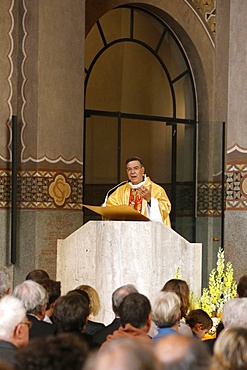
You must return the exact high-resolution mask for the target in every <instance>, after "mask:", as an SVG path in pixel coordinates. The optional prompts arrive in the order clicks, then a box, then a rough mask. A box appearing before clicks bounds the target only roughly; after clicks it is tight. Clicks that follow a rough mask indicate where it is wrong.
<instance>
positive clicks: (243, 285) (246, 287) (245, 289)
mask: <svg viewBox="0 0 247 370" xmlns="http://www.w3.org/2000/svg"><path fill="white" fill-rule="evenodd" d="M237 293H238V296H239V298H244V297H247V275H243V276H242V277H241V278H240V279H239V282H238V285H237Z"/></svg>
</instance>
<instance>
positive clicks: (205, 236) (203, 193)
mask: <svg viewBox="0 0 247 370" xmlns="http://www.w3.org/2000/svg"><path fill="white" fill-rule="evenodd" d="M198 135H199V140H198V141H199V143H201V145H200V146H199V148H198V185H197V186H198V199H197V219H196V240H197V241H198V242H200V243H202V245H203V286H207V284H208V274H209V272H210V271H211V270H212V268H214V267H215V266H216V261H217V252H218V250H219V248H220V247H222V246H223V244H222V242H223V241H222V211H223V210H222V204H223V202H224V199H222V186H223V187H224V181H222V165H223V162H222V158H223V156H224V147H223V143H224V141H223V123H222V122H199V124H198Z"/></svg>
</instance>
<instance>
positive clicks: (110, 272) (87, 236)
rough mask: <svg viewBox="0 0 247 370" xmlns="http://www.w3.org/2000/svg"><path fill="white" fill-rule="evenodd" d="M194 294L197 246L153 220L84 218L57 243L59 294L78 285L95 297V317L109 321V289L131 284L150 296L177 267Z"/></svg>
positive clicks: (198, 262) (197, 292)
mask: <svg viewBox="0 0 247 370" xmlns="http://www.w3.org/2000/svg"><path fill="white" fill-rule="evenodd" d="M178 268H179V269H180V277H181V279H184V280H186V281H187V282H188V284H189V286H190V289H191V291H193V292H194V293H195V295H196V296H198V297H199V296H200V294H201V268H202V245H201V244H198V243H196V244H193V243H189V242H188V241H187V240H185V239H184V238H183V237H181V236H180V235H179V234H177V233H176V232H175V231H174V230H172V229H170V228H168V227H167V226H165V225H163V224H162V223H158V222H140V221H137V222H132V221H89V222H88V223H86V224H85V225H83V226H82V227H81V228H80V229H78V230H76V231H75V232H74V233H73V234H71V235H70V236H69V237H67V238H66V239H64V240H58V245H57V279H58V280H60V281H61V283H62V293H63V294H65V293H66V292H67V291H69V290H71V289H74V288H75V287H76V286H78V285H80V284H87V285H91V286H93V287H94V288H95V289H96V290H97V292H98V293H99V295H100V299H101V311H100V313H99V315H98V316H97V318H95V319H96V320H99V321H102V322H104V323H105V324H109V323H110V322H111V321H112V319H113V317H114V315H113V312H112V308H111V294H112V292H113V291H114V290H115V289H117V288H118V287H120V286H121V285H124V284H134V285H135V286H136V288H137V289H138V290H139V292H140V293H143V294H145V295H146V296H147V297H148V298H149V299H150V300H152V298H153V296H154V295H155V294H156V293H157V292H158V291H159V290H160V289H161V288H162V287H163V285H164V284H165V282H166V281H167V280H169V279H172V278H174V276H175V274H176V271H177V269H178Z"/></svg>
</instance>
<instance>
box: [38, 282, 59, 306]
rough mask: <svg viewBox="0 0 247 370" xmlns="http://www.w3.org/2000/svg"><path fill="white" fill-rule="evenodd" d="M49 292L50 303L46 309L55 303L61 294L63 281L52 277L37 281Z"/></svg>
mask: <svg viewBox="0 0 247 370" xmlns="http://www.w3.org/2000/svg"><path fill="white" fill-rule="evenodd" d="M37 283H39V284H40V285H42V287H43V288H45V290H46V291H47V293H48V304H47V307H46V309H47V310H48V309H49V308H50V305H51V304H52V303H54V302H55V301H56V300H57V299H58V298H59V297H60V295H61V282H60V281H55V280H51V279H42V280H39V281H37Z"/></svg>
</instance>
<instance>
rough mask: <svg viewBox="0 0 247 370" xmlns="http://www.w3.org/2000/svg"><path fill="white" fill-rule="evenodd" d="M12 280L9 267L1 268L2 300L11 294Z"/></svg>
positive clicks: (0, 289)
mask: <svg viewBox="0 0 247 370" xmlns="http://www.w3.org/2000/svg"><path fill="white" fill-rule="evenodd" d="M10 289H11V279H10V273H9V270H8V269H7V267H5V266H0V298H2V297H4V296H5V295H6V294H9V293H10Z"/></svg>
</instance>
